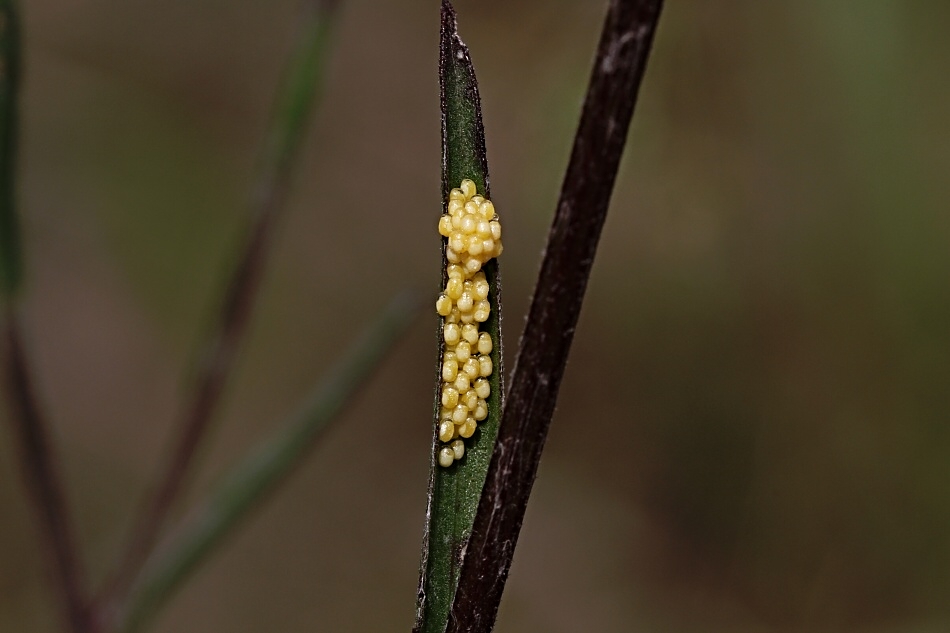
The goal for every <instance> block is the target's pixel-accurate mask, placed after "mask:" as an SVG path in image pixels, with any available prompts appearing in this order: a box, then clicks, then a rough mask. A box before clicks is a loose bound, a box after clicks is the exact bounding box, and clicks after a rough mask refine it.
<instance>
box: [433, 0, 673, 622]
mask: <svg viewBox="0 0 950 633" xmlns="http://www.w3.org/2000/svg"><path fill="white" fill-rule="evenodd" d="M661 5H662V0H611V2H610V8H609V10H608V13H607V18H606V20H605V23H604V30H603V33H602V35H601V40H600V45H599V48H598V52H597V56H596V59H595V61H594V69H593V72H592V75H591V80H590V84H589V86H588V89H587V97H586V99H585V101H584V108H583V112H582V114H581V121H580V125H579V127H578V130H577V134H576V136H575V137H574V148H573V150H572V152H571V159H570V162H569V164H568V168H567V173H566V175H565V177H564V184H563V186H562V189H561V197H560V200H559V202H558V206H557V212H556V213H555V216H554V223H553V225H552V226H551V232H550V234H549V236H548V244H547V248H546V249H545V254H544V258H543V260H542V262H541V271H540V273H539V275H538V281H537V284H536V285H535V291H534V298H533V299H532V302H531V308H530V310H529V312H528V319H527V321H526V325H525V330H524V333H523V335H522V338H521V346H520V351H519V354H518V358H517V360H516V361H515V366H514V371H513V372H512V377H511V389H510V391H509V392H508V397H507V402H506V404H505V409H504V412H503V413H502V421H501V428H500V430H499V435H498V442H497V444H496V445H495V451H494V453H493V455H492V460H491V464H490V466H489V469H488V477H487V479H486V483H485V489H484V492H483V494H482V498H481V500H480V502H479V506H478V511H477V513H476V516H475V525H474V528H473V530H472V538H471V540H470V541H469V543H468V548H467V552H466V555H465V558H464V560H463V563H462V572H461V577H460V579H459V586H458V590H457V593H456V596H455V601H454V604H453V605H452V615H451V618H450V621H449V627H448V629H447V630H448V631H449V632H450V633H457V632H461V631H466V632H478V633H488V632H489V631H491V629H492V627H493V626H494V623H495V617H496V615H497V612H498V605H499V603H500V601H501V594H502V591H503V590H504V587H505V581H506V579H507V577H508V571H509V569H510V567H511V559H512V556H513V555H514V549H515V545H516V543H517V541H518V535H519V533H520V531H521V524H522V521H523V520H524V513H525V509H526V508H527V504H528V496H529V495H530V493H531V487H532V485H533V483H534V479H535V475H536V474H537V469H538V464H539V462H540V459H541V450H542V448H543V447H544V441H545V439H546V437H547V432H548V427H549V426H550V422H551V417H552V415H553V414H554V407H555V404H556V402H557V394H558V389H559V388H560V384H561V378H562V377H563V375H564V367H565V365H566V363H567V356H568V352H569V351H570V347H571V342H572V340H573V338H574V329H575V327H576V326H577V320H578V317H579V316H580V311H581V304H582V302H583V298H584V291H585V290H586V288H587V280H588V278H589V277H590V271H591V267H592V265H593V262H594V255H595V254H596V251H597V244H598V241H599V239H600V233H601V229H602V228H603V225H604V220H605V218H606V215H607V207H608V205H609V202H610V196H611V193H612V191H613V185H614V180H615V179H616V175H617V169H618V167H619V164H620V157H621V155H622V154H623V148H624V145H625V143H626V138H627V130H628V128H629V125H630V120H631V118H632V116H633V110H634V106H635V104H636V99H637V93H638V91H639V87H640V81H641V79H642V77H643V73H644V70H645V67H646V62H647V58H648V55H649V52H650V47H651V45H652V42H653V34H654V32H655V30H656V25H657V21H658V20H659V17H660V9H661Z"/></svg>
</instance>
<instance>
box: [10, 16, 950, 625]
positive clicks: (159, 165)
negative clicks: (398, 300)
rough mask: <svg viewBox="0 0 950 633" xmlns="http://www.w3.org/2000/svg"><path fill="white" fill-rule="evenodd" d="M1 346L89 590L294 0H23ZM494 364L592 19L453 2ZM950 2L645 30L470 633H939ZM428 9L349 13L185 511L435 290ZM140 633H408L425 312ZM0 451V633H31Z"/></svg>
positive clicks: (428, 322)
mask: <svg viewBox="0 0 950 633" xmlns="http://www.w3.org/2000/svg"><path fill="white" fill-rule="evenodd" d="M22 4H23V5H24V7H23V11H24V14H25V27H24V28H25V41H26V77H27V84H26V88H25V94H24V97H23V148H22V166H21V172H20V179H21V201H22V208H23V215H24V218H25V219H24V222H25V230H26V236H27V240H28V242H27V246H28V269H29V287H28V290H29V299H28V305H27V317H28V319H29V322H28V335H29V345H30V352H31V354H32V358H33V360H34V364H35V370H36V373H37V374H38V379H39V383H40V388H41V392H42V395H43V397H44V399H45V401H46V403H47V405H48V408H49V410H50V413H51V416H52V417H53V419H54V422H55V434H56V440H57V441H58V448H59V452H60V455H61V457H62V459H63V461H64V470H65V473H66V475H67V477H68V486H69V490H68V492H69V494H70V498H71V502H72V505H73V509H74V512H75V514H76V515H77V521H78V523H79V529H80V536H81V540H82V545H83V547H84V550H85V554H86V563H87V565H88V567H89V568H90V571H91V573H92V574H93V576H94V578H96V579H99V578H101V577H102V575H103V574H104V573H105V571H106V570H107V568H108V566H109V565H110V563H111V562H112V561H113V560H114V558H115V557H116V555H117V554H118V551H119V548H120V546H121V545H122V544H123V539H124V537H125V536H126V529H127V527H128V522H129V520H130V518H131V514H132V512H133V510H135V509H136V508H137V506H138V504H139V503H140V501H141V495H142V493H143V491H144V489H145V488H146V486H147V485H148V483H149V482H150V481H151V480H152V478H153V477H154V475H155V472H156V467H157V466H158V464H159V461H160V457H161V455H162V452H163V449H164V448H165V447H166V446H167V443H168V440H169V432H170V429H171V421H172V419H173V417H174V415H175V412H176V408H177V406H178V403H179V402H180V400H181V396H182V386H183V384H184V381H183V378H182V377H183V375H184V371H185V368H186V367H187V366H188V361H189V358H190V356H191V353H192V352H191V350H192V348H193V344H194V343H195V342H196V340H197V338H198V335H199V334H200V333H201V332H202V328H203V326H204V324H205V323H207V321H208V318H209V315H210V311H211V309H212V307H213V306H214V305H215V301H216V299H217V298H218V297H219V286H220V283H221V281H222V279H223V278H224V270H225V265H226V263H227V262H228V261H229V259H230V257H231V253H232V252H233V249H234V245H235V243H236V241H237V236H238V234H239V233H238V230H239V227H240V226H241V222H242V218H243V214H244V212H245V209H246V203H245V201H246V199H247V194H248V192H249V188H250V184H249V183H250V182H251V180H252V177H253V174H254V167H255V161H256V158H257V156H258V147H259V143H260V140H261V137H262V135H263V131H264V129H265V126H266V123H267V120H268V113H269V109H270V105H271V101H272V95H273V93H274V90H275V88H276V85H277V80H278V78H279V75H280V69H281V66H282V63H283V61H284V60H285V58H286V57H287V55H288V53H289V50H290V43H291V38H292V37H293V35H294V32H295V28H294V27H295V21H296V19H297V16H298V15H299V11H298V9H299V4H298V2H297V1H296V0H271V1H270V2H260V1H251V0H227V1H224V0H188V1H187V2H186V1H184V0H163V1H161V2H159V1H157V0H140V1H138V2H120V1H118V0H33V1H29V2H23V3H22ZM456 7H457V9H458V11H459V16H460V29H461V33H462V36H463V38H465V40H466V41H467V43H468V44H469V46H470V48H471V51H472V56H473V60H474V62H475V66H476V70H477V71H478V74H479V79H480V83H481V91H482V99H483V105H484V117H485V125H486V129H487V135H488V150H489V158H490V164H491V170H492V189H493V194H494V195H493V198H494V201H495V203H496V205H497V207H498V208H499V210H500V212H501V213H502V214H503V218H504V222H505V235H506V237H505V246H506V249H505V254H504V256H503V258H502V267H503V270H504V277H505V286H504V296H505V306H504V311H505V316H506V317H507V318H506V321H505V323H506V326H507V330H506V335H505V341H506V345H507V351H508V367H509V368H510V367H511V365H512V364H513V360H514V352H515V349H516V345H517V340H518V336H519V333H520V329H521V327H522V326H523V315H524V313H525V310H526V306H527V302H528V297H529V294H530V288H531V284H532V283H533V278H534V276H535V274H536V270H537V265H538V262H539V256H540V250H541V248H542V244H543V240H544V237H545V234H546V231H547V227H548V225H549V223H550V219H551V215H552V213H553V209H554V205H555V201H556V199H557V194H558V188H559V184H560V179H561V176H562V173H563V170H564V167H565V165H566V162H567V156H568V153H569V151H570V145H571V138H572V136H573V132H574V127H575V125H576V121H577V117H578V114H579V110H580V103H581V98H582V94H583V91H584V88H585V86H586V80H587V75H588V71H589V67H590V62H591V59H592V55H593V51H594V48H595V46H596V42H597V39H598V36H599V29H600V23H601V19H602V16H603V13H604V10H605V2H602V1H594V0H585V1H573V2H568V1H566V0H517V1H516V0H506V1H502V0H481V1H480V2H476V1H475V0H458V2H457V5H456ZM948 27H950V4H948V3H946V2H940V1H937V0H931V1H929V2H928V1H923V0H922V1H920V2H900V1H899V0H866V1H864V2H860V3H858V2H846V1H844V0H804V1H802V2H795V3H771V2H753V1H751V0H745V1H741V0H723V1H721V2H715V3H713V2H705V1H703V0H670V1H668V2H667V6H666V9H665V13H664V15H663V18H662V20H661V24H660V30H659V33H658V36H657V39H656V42H655V48H654V52H653V56H652V59H651V64H650V68H649V70H648V73H647V76H646V80H645V82H644V84H643V88H642V91H641V100H640V105H639V107H638V110H637V113H636V116H635V119H634V124H633V128H632V132H631V137H630V146H629V149H628V152H627V155H626V157H625V160H624V163H623V166H622V170H621V174H620V177H619V179H618V185H617V190H616V192H615V195H614V199H613V205H612V208H611V214H610V216H609V218H608V221H607V225H606V229H605V233H604V237H603V241H602V245H601V249H600V252H599V254H598V259H597V262H596V265H595V267H594V273H593V278H592V281H591V285H590V288H589V291H588V296H587V302H586V304H585V308H584V312H583V314H582V318H581V322H580V325H579V329H578V332H577V337H576V340H575V344H574V349H573V352H572V357H571V361H570V363H569V365H568V370H567V374H566V377H565V382H564V388H563V390H562V392H561V397H560V400H559V408H558V412H557V414H556V417H555V420H554V423H553V426H552V432H551V436H550V439H549V442H548V447H547V451H546V453H545V458H544V460H543V462H542V465H541V471H540V475H539V479H538V482H537V485H536V488H535V494H534V496H533V498H532V502H531V505H530V507H529V510H528V515H527V519H526V523H525V527H524V531H523V532H522V537H521V542H520V546H519V550H518V552H517V555H516V557H515V561H514V567H513V569H512V572H511V578H510V580H509V583H508V589H507V593H506V595H505V599H504V601H503V603H502V609H501V614H500V618H499V622H498V626H497V630H498V631H499V632H502V631H548V632H556V633H560V632H565V633H566V632H579V631H603V632H624V631H633V630H636V631H649V632H666V631H669V632H678V631H683V632H694V631H695V632H697V633H698V632H719V631H723V632H724V631H740V632H745V631H750V632H751V631H763V632H764V631H768V632H771V631H783V632H784V631H788V632H792V631H862V632H875V633H877V632H880V633H883V632H890V631H895V632H896V631H902V632H903V631H913V632H929V631H943V630H947V628H948V627H950V607H948V606H947V605H948V604H950V602H948V601H947V599H946V596H947V595H948V593H950V425H948V420H950V413H948V410H950V213H948V202H947V200H948V199H950V178H948V175H947V174H948V172H950V117H948V115H947V113H948V112H950V81H948V80H947V68H950V39H948V38H947V37H946V33H947V30H948ZM437 43H438V3H437V2H435V1H434V0H429V1H425V2H424V1H422V0H401V1H400V2H369V1H366V0H350V1H346V2H345V3H344V9H343V12H342V16H341V21H340V24H339V30H338V33H337V47H336V50H335V53H334V56H333V60H332V64H331V71H330V76H329V80H328V83H327V86H326V91H325V95H326V97H325V100H324V102H323V104H322V106H321V107H320V108H319V110H318V111H317V114H316V116H315V119H314V123H313V126H312V128H311V133H310V134H309V138H308V140H307V143H306V146H305V150H304V154H303V159H302V162H301V164H300V169H299V172H298V174H297V177H296V179H295V185H294V191H293V195H292V200H291V204H290V207H289V209H288V212H287V214H286V216H285V218H284V221H283V223H282V225H281V228H280V232H279V236H278V238H277V242H276V248H275V258H274V260H273V262H272V264H271V265H270V266H269V268H268V274H267V278H266V281H265V287H264V292H263V295H262V297H261V302H260V304H259V309H258V310H257V313H256V317H255V319H254V322H253V327H252V330H251V335H250V339H249V341H248V344H247V346H246V347H245V350H244V351H245V353H244V354H243V356H242V358H241V361H240V364H239V366H238V372H237V375H236V378H235V380H234V382H233V383H232V385H231V389H230V390H229V396H228V398H227V401H226V406H225V407H224V408H223V410H222V412H221V415H220V416H219V424H218V426H217V432H216V434H215V435H214V437H213V441H212V442H210V443H209V444H208V448H207V450H206V451H205V452H204V454H203V456H202V457H203V459H202V467H201V473H200V476H199V477H198V478H197V480H196V481H195V482H194V486H193V487H192V493H191V495H190V497H189V500H192V501H193V500H194V499H197V498H200V496H201V494H202V492H203V491H206V490H207V489H208V487H209V486H210V485H211V484H212V483H213V482H214V481H215V480H216V478H217V477H219V476H220V474H221V473H222V472H223V471H224V470H225V469H226V468H227V467H228V466H229V465H230V464H232V463H233V462H234V461H235V460H236V459H238V458H239V457H240V456H241V455H242V454H243V453H244V452H245V451H246V450H247V449H248V448H249V447H251V446H253V445H254V444H255V443H256V442H258V441H260V440H261V439H262V438H264V437H266V436H267V435H268V433H269V432H271V431H272V430H273V429H274V428H276V427H277V425H278V423H279V421H280V420H281V418H282V417H283V416H285V415H286V414H287V413H289V412H291V411H292V410H294V409H295V406H296V404H297V402H298V401H299V399H300V398H301V396H302V395H303V394H305V393H306V392H307V391H308V390H309V389H310V388H311V387H312V386H313V385H314V384H315V383H316V381H318V380H319V379H320V378H321V376H323V374H324V372H325V370H326V368H327V367H328V366H329V365H330V364H331V363H332V362H333V361H334V360H336V359H337V358H339V357H340V355H341V354H342V352H343V351H344V349H345V348H346V346H347V344H348V342H349V341H351V340H352V339H353V338H354V337H355V336H356V335H357V334H358V333H359V331H360V330H361V329H362V327H363V326H364V325H365V324H366V323H368V322H369V321H370V320H371V318H372V317H373V315H374V314H376V313H377V312H378V311H379V310H380V309H381V308H382V307H383V306H384V305H385V304H386V302H387V301H388V299H389V297H390V296H391V295H392V294H394V293H395V292H397V291H398V290H399V289H401V288H403V287H406V286H410V287H415V288H417V289H419V290H420V291H421V292H422V293H424V294H425V295H426V296H429V295H431V297H432V298H433V300H434V297H435V293H436V292H437V291H438V282H439V259H438V257H439V255H438V241H437V240H438V237H437V233H436V219H437V217H438V214H439V209H440V207H439V204H440V203H439V151H440V150H439V112H438V80H437V74H436V71H437ZM428 305H429V304H428V299H427V300H426V311H425V313H424V314H423V315H422V317H420V319H419V320H418V321H417V323H416V325H415V327H414V328H413V330H412V331H411V333H410V335H409V336H408V337H407V338H406V339H405V340H404V341H402V342H401V343H400V345H399V346H398V348H397V349H396V350H395V353H394V354H393V355H391V356H390V357H389V359H388V360H387V362H386V363H385V364H384V365H383V366H382V368H381V370H380V371H379V372H378V373H377V374H376V376H375V378H374V380H373V381H372V383H371V384H370V385H369V386H368V387H367V388H366V389H365V391H364V392H363V394H362V396H361V397H360V398H359V399H358V402H357V404H356V405H355V406H352V407H350V408H349V409H348V411H347V414H346V415H345V416H344V417H343V418H342V419H341V420H340V422H339V424H338V425H337V426H335V427H334V429H333V430H332V432H331V433H330V434H329V435H328V436H326V438H325V441H323V442H322V443H321V444H320V445H319V446H318V447H317V449H316V450H315V451H314V452H313V454H312V456H311V458H310V459H309V460H308V462H307V463H306V464H305V466H304V467H303V468H301V469H300V470H298V471H297V473H296V474H295V475H294V476H293V478H292V479H291V480H290V481H289V482H288V484H287V485H285V486H284V487H283V488H282V490H281V491H280V492H279V494H277V495H276V496H275V497H274V498H272V499H271V500H270V501H269V502H268V503H267V504H265V505H264V506H262V507H261V508H259V510H258V511H257V512H256V513H255V514H254V516H253V517H252V518H251V519H250V520H249V521H247V522H246V523H245V524H244V526H243V528H242V529H241V530H240V531H239V532H238V533H237V534H235V536H234V537H233V538H232V539H230V540H229V541H228V543H227V544H226V546H225V547H224V548H222V550H220V551H219V552H218V555H217V556H216V557H215V558H213V560H212V561H211V562H210V563H209V564H208V565H206V566H205V567H204V568H203V569H202V570H201V571H200V572H199V573H198V574H197V575H196V577H195V578H194V580H193V582H191V583H190V584H189V585H188V587H187V588H186V589H185V590H184V591H183V592H182V593H180V594H179V596H178V597H177V599H176V600H174V602H173V603H172V604H171V605H170V606H169V608H168V609H167V610H166V611H165V612H164V614H163V615H162V616H161V617H160V618H159V619H158V620H157V622H156V626H155V627H154V629H153V630H154V631H156V632H158V633H170V632H172V631H175V632H180V633H189V632H199V631H201V632H204V631H229V632H232V633H241V632H248V633H250V632H255V633H259V632H261V631H286V632H288V633H290V632H295V631H315V630H326V631H407V630H408V629H409V628H410V626H411V622H412V617H413V608H414V605H413V603H414V599H415V588H416V582H417V575H418V562H419V546H420V543H421V539H422V527H423V523H424V511H425V489H426V480H427V464H428V456H427V451H428V446H429V444H428V443H429V438H430V424H431V402H432V395H431V394H432V389H433V384H432V374H433V368H432V362H433V354H434V351H433V345H434V344H435V343H434V341H435V330H436V328H437V323H438V319H437V317H436V315H435V313H434V311H430V310H429V309H428ZM20 484H21V481H20V477H19V470H18V468H17V463H16V461H15V450H14V447H13V446H12V436H11V434H10V432H9V427H8V426H7V425H2V426H0V631H4V632H6V631H11V632H13V631H31V632H32V631H36V632H53V631H57V630H59V628H58V624H59V622H58V611H57V610H56V608H55V604H54V602H53V601H52V599H51V597H50V592H49V590H48V585H47V583H46V579H45V575H44V570H43V557H42V555H41V551H40V550H39V540H38V538H37V530H36V529H35V528H34V523H33V516H32V513H31V512H30V508H29V506H28V505H27V503H26V500H25V497H24V494H23V490H22V487H21V485H20Z"/></svg>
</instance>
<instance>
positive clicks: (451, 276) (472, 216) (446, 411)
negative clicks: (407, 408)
mask: <svg viewBox="0 0 950 633" xmlns="http://www.w3.org/2000/svg"><path fill="white" fill-rule="evenodd" d="M439 233H441V234H442V235H443V236H444V237H446V238H448V244H447V245H446V248H445V256H446V259H447V260H448V262H449V265H448V268H447V269H446V273H447V275H448V282H447V283H446V285H445V290H443V291H442V294H441V295H439V298H438V300H437V301H436V302H435V308H436V311H437V312H438V313H439V314H440V315H441V316H442V317H443V322H442V337H443V339H444V340H445V353H444V355H443V357H442V408H441V413H440V415H439V440H440V441H441V442H442V447H441V448H440V449H439V464H440V465H441V466H444V467H448V466H451V465H452V463H453V462H455V461H456V460H459V459H461V458H462V456H463V455H465V442H464V441H463V440H462V438H469V437H471V436H472V434H474V433H475V429H476V428H477V425H478V423H479V422H481V421H482V420H484V419H485V418H486V417H488V404H487V400H488V397H489V395H491V387H490V385H489V383H488V377H489V376H490V375H491V373H492V360H491V356H490V354H491V351H492V347H493V343H492V339H491V335H490V334H489V333H488V332H480V331H479V324H481V323H484V322H485V321H487V320H488V316H489V315H490V314H491V304H490V303H489V302H488V280H487V279H486V278H485V273H484V272H482V270H481V269H482V266H483V265H484V264H485V263H486V262H487V261H489V260H490V259H492V258H495V257H498V256H499V255H500V254H501V250H502V246H501V224H499V223H498V218H497V217H496V216H495V207H494V205H493V204H492V203H491V201H490V200H486V199H485V198H484V197H482V196H480V195H477V194H476V193H475V183H474V182H472V181H471V180H463V181H462V183H461V185H460V186H459V187H458V188H457V189H453V190H452V191H451V192H450V193H449V202H448V213H446V214H445V215H443V216H442V218H441V219H440V220H439Z"/></svg>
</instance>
